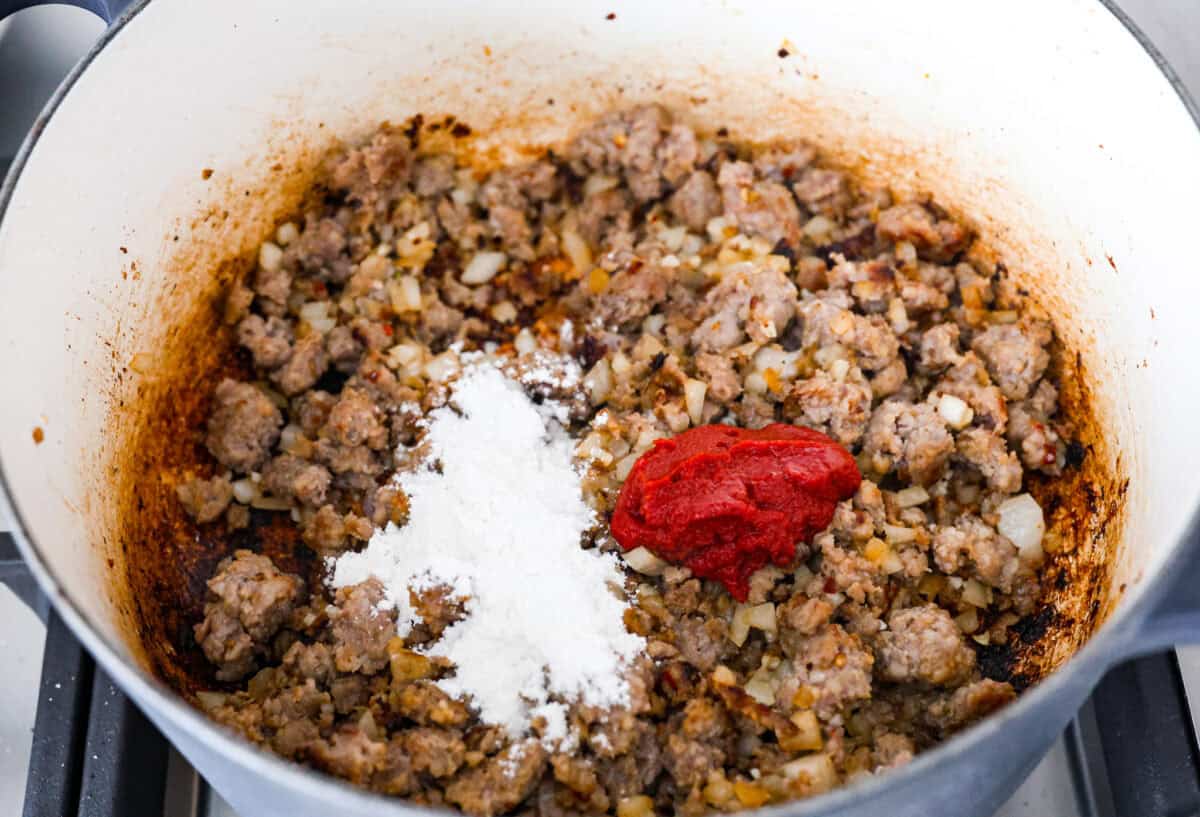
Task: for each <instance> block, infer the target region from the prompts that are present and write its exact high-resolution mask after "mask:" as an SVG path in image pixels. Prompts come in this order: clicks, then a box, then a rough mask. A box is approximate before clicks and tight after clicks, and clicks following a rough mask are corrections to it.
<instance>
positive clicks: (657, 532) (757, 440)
mask: <svg viewBox="0 0 1200 817" xmlns="http://www.w3.org/2000/svg"><path fill="white" fill-rule="evenodd" d="M861 481H862V475H861V474H859V472H858V466H857V464H856V463H855V462H854V458H853V457H852V456H851V455H850V452H848V451H847V450H846V449H845V448H842V447H841V446H840V445H838V444H837V443H835V442H834V441H833V440H831V439H829V438H828V437H826V436H825V435H824V434H821V433H820V432H817V431H813V430H812V429H811V428H801V427H798V426H791V425H784V424H782V423H774V424H772V425H769V426H767V427H766V428H762V429H757V430H754V429H745V428H732V427H730V426H722V425H709V426H700V427H699V428H693V429H691V430H690V431H686V432H684V433H683V434H680V435H679V436H677V437H673V438H671V439H666V440H657V441H656V442H655V443H654V447H653V448H651V449H650V450H649V451H647V452H646V453H645V454H643V455H642V456H641V457H640V458H639V459H638V461H637V462H636V463H635V464H634V466H633V470H632V471H630V472H629V477H628V478H627V479H626V480H625V485H624V486H623V487H622V488H621V494H620V496H619V497H618V498H617V507H616V510H615V511H614V512H613V517H612V524H611V526H612V534H613V536H614V537H615V538H616V540H617V542H619V543H620V545H621V547H623V548H624V549H625V550H633V549H634V548H637V547H644V548H646V549H648V550H649V551H651V552H652V553H654V554H655V555H657V556H658V557H659V558H661V559H663V560H665V561H667V562H671V563H672V564H677V565H685V566H686V567H689V568H691V571H692V573H693V574H694V575H696V576H700V577H702V578H706V579H713V580H715V581H719V582H720V583H721V584H723V585H725V587H726V589H728V590H729V593H730V595H732V596H733V597H734V598H736V599H737V600H738V601H745V600H746V596H747V594H748V592H749V579H750V574H752V573H753V572H754V571H756V570H758V569H759V568H760V567H763V566H764V565H766V564H767V563H768V562H771V563H773V564H776V565H779V566H780V567H786V566H788V565H789V564H791V562H792V560H793V559H794V558H795V556H796V543H797V542H808V541H810V540H811V539H812V537H813V536H815V535H816V534H818V533H820V532H821V531H822V530H824V529H825V528H826V527H827V526H828V525H829V522H830V520H832V519H833V511H834V507H835V506H836V505H837V503H838V502H841V501H842V500H843V499H846V498H848V497H850V496H853V495H854V492H855V491H857V490H858V485H859V483H860V482H861Z"/></svg>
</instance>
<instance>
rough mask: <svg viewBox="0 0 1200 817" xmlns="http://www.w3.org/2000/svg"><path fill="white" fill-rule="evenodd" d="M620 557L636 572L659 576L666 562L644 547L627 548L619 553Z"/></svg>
mask: <svg viewBox="0 0 1200 817" xmlns="http://www.w3.org/2000/svg"><path fill="white" fill-rule="evenodd" d="M621 558H623V559H624V560H625V564H627V565H629V566H630V567H632V568H633V569H634V570H636V571H637V572H638V573H642V574H644V575H646V576H660V575H662V572H663V570H665V569H666V567H667V563H666V562H664V561H663V560H662V559H660V558H658V557H657V556H655V555H654V554H653V553H651V552H650V551H649V550H647V549H646V548H634V549H633V550H627V551H625V553H623V554H621Z"/></svg>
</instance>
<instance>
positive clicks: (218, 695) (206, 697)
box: [196, 690, 229, 712]
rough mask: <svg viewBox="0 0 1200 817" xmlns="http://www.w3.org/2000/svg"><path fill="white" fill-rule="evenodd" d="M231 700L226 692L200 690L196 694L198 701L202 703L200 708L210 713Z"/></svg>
mask: <svg viewBox="0 0 1200 817" xmlns="http://www.w3.org/2000/svg"><path fill="white" fill-rule="evenodd" d="M228 698H229V696H228V695H226V694H225V693H224V692H210V691H208V690H200V691H199V692H197V693H196V700H197V701H199V702H200V706H202V707H204V708H205V709H207V710H208V711H210V712H211V711H212V710H214V709H218V708H220V707H222V706H224V705H225V701H226V700H227V699H228Z"/></svg>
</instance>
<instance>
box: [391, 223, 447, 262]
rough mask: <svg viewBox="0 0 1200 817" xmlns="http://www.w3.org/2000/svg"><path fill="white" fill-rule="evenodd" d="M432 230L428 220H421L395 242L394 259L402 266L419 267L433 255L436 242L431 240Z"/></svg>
mask: <svg viewBox="0 0 1200 817" xmlns="http://www.w3.org/2000/svg"><path fill="white" fill-rule="evenodd" d="M432 235H433V230H432V228H431V227H430V226H429V222H428V221H422V222H421V223H420V224H417V225H416V226H414V227H413V228H412V229H410V230H409V231H408V232H406V233H405V234H404V235H402V236H400V240H399V241H397V242H396V261H397V262H398V263H399V264H400V265H401V266H404V267H412V268H414V269H420V268H421V267H424V266H425V264H427V263H428V262H429V259H430V258H432V257H433V251H434V250H435V249H436V248H437V242H436V241H433V240H432V238H431V237H432Z"/></svg>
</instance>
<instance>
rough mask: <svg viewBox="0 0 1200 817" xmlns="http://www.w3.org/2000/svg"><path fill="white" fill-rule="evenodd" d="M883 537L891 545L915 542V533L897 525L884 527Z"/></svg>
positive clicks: (910, 529)
mask: <svg viewBox="0 0 1200 817" xmlns="http://www.w3.org/2000/svg"><path fill="white" fill-rule="evenodd" d="M883 535H884V537H886V538H887V540H888V542H890V543H891V544H893V545H907V544H910V543H912V542H915V541H917V532H916V531H915V530H913V529H912V528H905V527H901V526H899V525H884V526H883Z"/></svg>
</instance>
